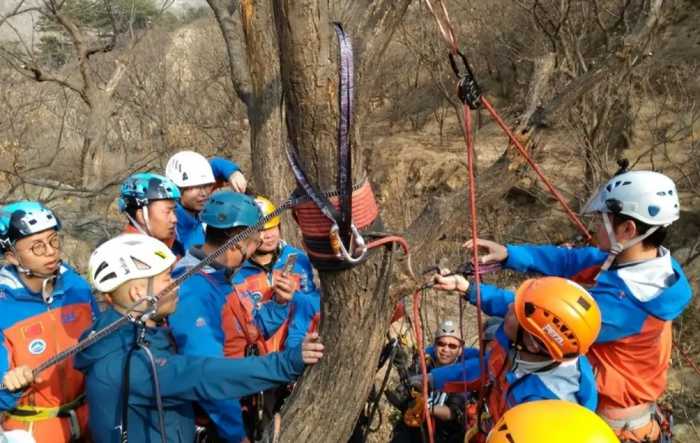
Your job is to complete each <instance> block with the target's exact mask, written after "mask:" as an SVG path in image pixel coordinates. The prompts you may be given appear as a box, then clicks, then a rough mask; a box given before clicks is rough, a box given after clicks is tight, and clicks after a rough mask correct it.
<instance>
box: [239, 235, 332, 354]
mask: <svg viewBox="0 0 700 443" xmlns="http://www.w3.org/2000/svg"><path fill="white" fill-rule="evenodd" d="M290 254H296V255H297V258H296V263H295V264H294V267H293V268H292V271H291V272H290V274H289V276H290V277H291V278H292V279H294V280H296V282H297V286H298V289H297V290H296V291H295V292H294V295H293V299H292V302H291V304H289V303H288V304H286V305H278V306H284V307H285V309H286V312H285V316H289V329H288V333H287V338H286V342H285V343H286V345H287V346H291V347H294V346H297V345H298V344H300V343H301V342H302V341H303V340H304V336H305V335H306V333H307V331H308V329H309V327H310V325H311V322H312V320H313V319H314V317H315V316H316V315H317V314H318V313H319V312H320V310H321V298H320V295H319V292H318V289H317V288H316V285H315V284H314V274H313V269H312V267H311V262H310V261H309V257H308V256H307V255H306V253H304V251H302V250H300V249H298V248H295V247H294V246H291V245H289V244H287V243H286V242H284V241H281V242H280V249H279V253H278V255H277V260H276V261H275V263H274V264H273V265H272V267H271V269H270V270H267V269H264V268H263V267H261V266H260V265H258V264H256V263H255V262H253V261H252V260H247V261H245V262H244V263H243V265H242V266H241V268H240V269H238V271H236V273H235V274H234V276H233V285H234V286H235V287H236V290H237V292H238V294H239V296H240V297H241V298H242V299H244V300H245V302H244V303H245V304H246V305H251V306H252V307H253V309H254V311H258V310H260V309H261V308H262V307H264V306H267V305H269V304H276V303H275V302H274V299H273V298H272V295H273V289H272V283H273V279H274V275H275V274H276V273H280V272H281V271H282V269H283V268H284V265H285V264H286V263H287V259H288V257H289V255H290ZM256 316H257V314H256ZM261 326H262V327H261ZM258 329H259V330H260V331H261V332H262V333H263V335H264V336H265V338H269V337H271V336H272V335H273V334H274V331H270V330H269V329H268V328H267V327H266V326H265V325H260V324H259V325H258Z"/></svg>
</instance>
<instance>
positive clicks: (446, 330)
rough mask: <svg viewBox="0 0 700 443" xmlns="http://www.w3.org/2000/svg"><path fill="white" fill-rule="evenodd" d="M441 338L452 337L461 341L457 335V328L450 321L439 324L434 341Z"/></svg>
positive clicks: (458, 334)
mask: <svg viewBox="0 0 700 443" xmlns="http://www.w3.org/2000/svg"><path fill="white" fill-rule="evenodd" d="M441 337H452V338H456V339H457V340H459V341H462V336H461V335H460V333H459V328H458V327H457V325H456V324H455V322H453V321H452V320H445V321H442V322H440V325H439V326H438V328H437V330H436V331H435V340H437V339H439V338H441Z"/></svg>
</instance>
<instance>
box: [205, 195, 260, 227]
mask: <svg viewBox="0 0 700 443" xmlns="http://www.w3.org/2000/svg"><path fill="white" fill-rule="evenodd" d="M199 217H200V219H201V220H202V222H203V223H206V224H207V226H211V227H213V228H218V229H230V228H236V227H239V226H245V227H248V226H253V225H255V224H256V223H258V222H259V221H260V219H261V218H262V213H261V212H260V208H259V207H258V205H257V204H255V200H254V199H253V197H250V196H248V195H245V194H241V193H239V192H234V191H228V190H223V191H217V192H215V193H213V194H212V195H211V196H210V197H209V200H207V202H206V203H205V205H204V208H202V212H200V214H199Z"/></svg>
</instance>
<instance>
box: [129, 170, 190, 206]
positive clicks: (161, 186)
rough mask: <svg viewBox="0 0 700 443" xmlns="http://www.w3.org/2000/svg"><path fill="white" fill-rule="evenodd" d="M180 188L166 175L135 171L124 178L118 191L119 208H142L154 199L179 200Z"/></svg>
mask: <svg viewBox="0 0 700 443" xmlns="http://www.w3.org/2000/svg"><path fill="white" fill-rule="evenodd" d="M179 199H180V189H179V188H178V187H177V186H175V183H173V182H172V180H170V179H169V178H167V177H164V176H162V175H158V174H154V173H152V172H137V173H136V174H132V175H131V176H129V178H127V179H126V180H124V183H122V188H121V191H120V193H119V210H120V211H121V212H124V211H126V209H127V208H142V207H144V206H148V204H149V203H151V202H153V201H156V200H179Z"/></svg>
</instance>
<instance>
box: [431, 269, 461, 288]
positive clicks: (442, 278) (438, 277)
mask: <svg viewBox="0 0 700 443" xmlns="http://www.w3.org/2000/svg"><path fill="white" fill-rule="evenodd" d="M449 273H450V270H449V269H441V270H440V273H439V274H435V275H434V276H433V283H434V286H433V287H434V288H435V289H440V290H443V291H460V292H467V291H468V290H469V281H468V280H467V279H466V278H464V276H462V275H458V274H455V275H447V274H449Z"/></svg>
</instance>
